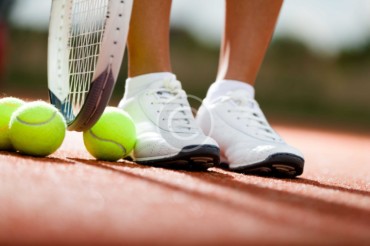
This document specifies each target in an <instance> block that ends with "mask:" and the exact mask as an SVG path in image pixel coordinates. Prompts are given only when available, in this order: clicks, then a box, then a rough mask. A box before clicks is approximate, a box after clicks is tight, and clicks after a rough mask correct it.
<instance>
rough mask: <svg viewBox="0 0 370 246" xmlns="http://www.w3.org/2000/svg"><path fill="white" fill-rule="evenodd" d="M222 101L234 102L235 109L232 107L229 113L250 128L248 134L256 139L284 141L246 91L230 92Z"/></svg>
mask: <svg viewBox="0 0 370 246" xmlns="http://www.w3.org/2000/svg"><path fill="white" fill-rule="evenodd" d="M221 101H223V102H229V101H231V102H232V105H233V107H230V108H229V109H228V111H227V112H228V113H230V114H232V115H233V117H234V118H235V119H236V120H240V121H243V123H244V126H245V127H246V128H248V132H249V133H251V134H253V135H254V136H255V137H258V138H263V139H269V140H272V141H279V142H280V141H282V139H281V138H280V136H279V135H278V134H277V133H276V132H275V131H274V130H273V129H272V128H271V126H270V125H269V123H268V122H267V120H266V118H265V116H264V115H263V113H262V111H261V110H260V108H259V105H258V103H257V102H256V101H255V100H254V99H252V98H248V96H247V94H246V93H245V91H241V90H236V91H232V92H229V93H227V95H226V96H224V97H222V98H221Z"/></svg>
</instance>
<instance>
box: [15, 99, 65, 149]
mask: <svg viewBox="0 0 370 246" xmlns="http://www.w3.org/2000/svg"><path fill="white" fill-rule="evenodd" d="M9 126H10V131H9V138H10V141H11V142H12V144H13V147H14V148H15V149H16V150H18V151H19V152H21V153H23V154H28V155H33V156H47V155H50V154H51V153H53V152H54V151H56V150H57V149H58V148H59V147H60V145H61V144H62V142H63V139H64V136H65V133H66V127H67V126H66V122H65V120H64V118H63V116H62V115H61V113H59V111H58V110H57V109H56V108H55V107H54V106H52V105H50V104H48V103H46V102H42V101H36V102H31V103H27V104H25V105H23V106H21V107H20V108H18V109H17V110H16V111H15V112H14V113H13V115H12V117H11V119H10V125H9Z"/></svg>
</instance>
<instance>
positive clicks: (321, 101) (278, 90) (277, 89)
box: [0, 0, 370, 130]
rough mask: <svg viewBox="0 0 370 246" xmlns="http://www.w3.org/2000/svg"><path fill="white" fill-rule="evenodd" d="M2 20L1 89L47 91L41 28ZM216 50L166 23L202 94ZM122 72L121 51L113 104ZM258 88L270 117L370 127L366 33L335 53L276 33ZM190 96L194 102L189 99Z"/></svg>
mask: <svg viewBox="0 0 370 246" xmlns="http://www.w3.org/2000/svg"><path fill="white" fill-rule="evenodd" d="M35 1H36V0H35ZM348 2H350V1H348ZM286 4H288V3H286ZM369 14H370V13H369ZM13 18H14V17H13ZM179 23H181V22H179ZM7 28H8V32H7V37H6V39H7V42H6V44H7V46H6V49H5V50H6V54H5V55H6V56H5V57H6V58H5V61H6V62H5V69H4V71H3V72H2V77H1V81H0V97H3V96H17V97H21V98H25V99H35V98H40V99H47V98H48V94H47V29H45V28H36V29H35V28H30V27H29V26H24V25H23V26H22V25H9V26H8V27H7ZM4 33H5V32H3V39H4V35H5V34H4ZM369 33H370V26H369V29H368V34H369ZM349 35H350V34H349ZM365 36H366V35H365ZM218 52H219V51H218V45H217V42H213V43H212V42H210V43H207V42H204V40H202V39H199V38H197V37H196V35H195V34H194V33H192V32H191V30H189V29H188V28H186V27H184V26H182V25H174V26H173V27H172V29H171V56H172V63H173V70H174V72H175V73H176V74H177V76H178V78H179V79H180V80H181V81H182V82H183V86H184V88H185V89H186V91H187V93H188V94H191V95H194V96H197V97H200V98H203V97H204V96H205V93H206V90H207V88H208V86H209V84H210V83H211V82H213V81H214V79H215V76H216V72H217V65H218V56H219V53H218ZM126 77H127V59H126V58H125V61H124V64H123V66H122V69H121V73H120V78H119V80H118V83H117V86H116V89H115V92H114V95H113V98H112V99H111V103H110V104H111V105H115V104H117V103H118V101H119V99H120V97H121V96H122V95H123V90H124V81H125V79H126ZM256 92H257V93H256V97H257V99H258V101H259V103H260V105H261V107H262V109H264V111H265V114H266V115H267V116H268V118H270V119H272V120H273V121H280V122H287V123H294V124H296V123H301V124H307V125H311V126H327V127H340V128H347V129H352V130H370V96H369V92H370V35H367V38H365V39H364V40H362V42H361V44H354V45H352V46H351V45H349V46H348V47H344V48H340V49H338V50H337V51H336V52H334V53H333V52H332V53H330V52H328V53H325V52H321V51H320V50H315V49H312V47H310V45H309V44H307V42H304V41H302V40H301V39H300V38H297V37H294V35H284V34H282V35H276V36H275V37H274V39H273V41H272V43H271V45H270V47H269V50H268V52H267V55H266V58H265V60H264V63H263V65H262V68H261V71H260V74H259V76H258V79H257V84H256ZM191 103H193V104H194V106H195V107H197V106H198V105H199V103H198V102H196V101H194V100H192V101H191Z"/></svg>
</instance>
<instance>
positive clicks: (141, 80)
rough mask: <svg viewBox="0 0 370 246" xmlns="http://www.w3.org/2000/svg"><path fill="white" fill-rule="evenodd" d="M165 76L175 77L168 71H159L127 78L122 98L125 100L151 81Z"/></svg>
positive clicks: (165, 77)
mask: <svg viewBox="0 0 370 246" xmlns="http://www.w3.org/2000/svg"><path fill="white" fill-rule="evenodd" d="M167 78H173V79H176V75H175V74H173V73H170V72H160V73H148V74H143V75H139V76H135V77H132V78H128V79H127V80H126V84H125V93H124V95H123V99H124V100H126V99H129V98H131V97H134V96H136V95H137V94H138V93H139V92H140V91H142V90H144V89H145V88H147V87H148V86H149V85H150V84H151V83H152V82H154V81H157V80H161V79H167Z"/></svg>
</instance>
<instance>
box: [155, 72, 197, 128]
mask: <svg viewBox="0 0 370 246" xmlns="http://www.w3.org/2000/svg"><path fill="white" fill-rule="evenodd" d="M152 88H153V89H152V91H151V94H153V95H155V97H156V98H157V101H155V102H152V103H153V104H158V105H160V109H158V111H157V113H159V114H160V119H159V120H162V121H165V122H167V124H168V130H170V131H175V132H186V133H196V132H197V130H198V127H197V126H196V124H195V121H194V117H193V114H192V111H191V108H190V105H189V103H188V101H187V95H186V93H185V91H184V90H182V89H181V83H180V82H179V81H178V80H176V79H165V80H161V81H158V82H155V83H153V86H152Z"/></svg>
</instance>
